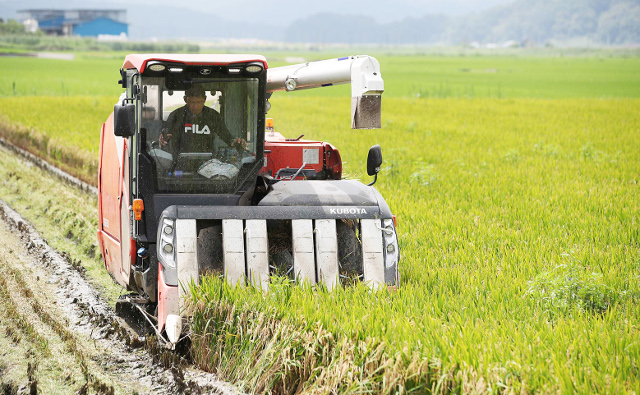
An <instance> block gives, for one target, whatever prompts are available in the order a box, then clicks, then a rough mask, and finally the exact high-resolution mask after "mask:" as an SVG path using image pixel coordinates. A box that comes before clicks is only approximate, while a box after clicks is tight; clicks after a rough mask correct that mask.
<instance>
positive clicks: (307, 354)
mask: <svg viewBox="0 0 640 395" xmlns="http://www.w3.org/2000/svg"><path fill="white" fill-rule="evenodd" d="M284 101H285V102H286V104H285V105H280V104H281V103H278V105H276V102H275V101H274V110H272V111H273V112H274V118H275V119H276V120H277V123H276V128H277V129H278V130H279V131H281V132H283V133H285V135H289V134H290V135H295V134H296V133H300V130H299V129H297V128H295V127H291V125H300V123H301V122H302V120H301V119H302V117H303V115H301V114H304V113H308V112H307V110H310V109H313V108H316V111H317V112H316V115H315V116H314V118H313V119H315V120H317V121H315V122H313V121H310V120H309V119H307V121H306V122H307V125H308V126H307V128H306V129H305V132H306V133H307V136H308V137H310V138H318V139H324V140H327V141H330V142H337V141H340V145H339V146H340V147H341V153H342V155H343V159H344V160H345V161H346V162H347V168H348V169H349V170H348V171H349V172H350V173H351V174H352V175H353V176H354V177H357V178H361V179H363V180H368V178H367V177H366V176H365V175H364V174H366V173H365V171H364V168H365V161H366V153H367V149H368V147H369V146H370V145H372V144H376V143H379V144H380V145H381V146H382V147H383V156H384V164H383V167H384V169H383V171H382V174H381V176H380V177H379V181H378V183H377V184H376V187H377V188H378V190H379V191H380V192H381V193H382V195H383V196H385V198H386V200H387V202H388V203H389V205H390V207H391V209H392V210H393V211H394V213H395V214H396V215H397V216H398V223H399V236H400V245H401V254H402V261H401V263H402V264H401V270H400V278H401V286H400V288H399V289H398V290H397V291H394V292H380V293H377V294H372V293H370V292H369V291H368V290H367V289H366V288H360V287H356V288H352V289H345V290H342V291H340V292H334V293H331V294H327V293H325V292H324V291H322V290H311V289H302V288H300V287H285V286H282V287H281V288H280V287H279V286H278V287H274V288H275V290H274V291H272V292H270V293H269V294H268V295H264V296H263V295H261V294H260V293H259V292H257V291H256V290H253V289H235V290H232V289H228V288H227V287H226V286H225V285H224V284H222V283H221V281H220V280H218V279H213V278H211V279H208V280H207V281H206V282H205V284H204V286H203V287H202V288H201V289H200V290H194V291H193V294H194V311H195V312H196V323H197V324H196V325H195V328H196V329H195V332H196V334H197V335H196V338H197V336H202V344H201V343H198V344H199V345H200V346H199V349H203V347H205V346H208V347H210V349H211V350H214V351H215V356H213V355H211V354H208V353H206V352H205V353H204V355H202V359H201V360H200V362H201V364H202V365H203V366H208V367H209V368H210V369H211V370H214V371H216V372H218V373H219V374H222V375H223V377H224V376H227V377H229V378H230V379H232V380H240V381H243V380H244V381H245V383H246V388H247V389H248V390H249V391H258V392H261V391H262V390H263V389H265V388H270V389H274V390H275V392H281V391H284V392H294V391H295V390H297V389H304V390H305V391H315V390H318V391H320V392H325V391H331V390H333V389H337V390H338V391H339V392H356V393H358V392H362V391H371V392H374V393H378V392H396V391H400V392H403V391H405V390H407V391H408V390H410V389H415V390H418V391H419V392H430V391H433V392H445V393H446V392H458V393H460V392H461V393H467V392H474V391H475V390H478V391H480V392H558V391H560V392H579V393H594V392H595V393H625V392H629V393H633V392H638V391H639V390H640V380H639V379H638V365H637V361H638V360H640V359H639V358H640V346H639V345H638V342H637V337H638V333H637V328H636V323H637V322H638V319H639V318H640V307H639V306H638V302H639V301H640V299H639V298H640V287H639V281H638V280H639V276H638V269H639V268H640V244H639V237H638V236H639V231H638V220H639V218H640V206H639V205H638V199H637V196H638V181H639V179H640V173H639V170H638V169H639V167H638V164H639V163H640V154H639V150H638V149H637V147H638V144H640V133H639V132H640V101H639V100H637V99H609V100H602V99H552V100H539V99H429V100H424V99H390V100H386V101H385V104H384V109H385V110H384V114H383V123H384V126H383V129H382V131H381V132H372V131H350V132H348V133H345V132H344V131H342V132H337V130H340V127H341V125H342V124H343V123H344V122H346V121H348V113H347V111H345V114H344V118H342V117H336V116H335V115H331V114H332V113H333V112H334V110H336V109H337V107H341V105H340V104H337V105H336V107H333V106H332V107H330V108H327V106H324V105H319V102H318V101H317V100H316V99H312V98H305V99H303V100H295V101H294V100H293V99H290V98H286V99H284ZM342 104H344V106H347V105H348V103H347V102H346V101H345V103H342ZM347 108H348V107H347ZM340 111H341V110H340ZM340 111H338V112H340ZM280 125H281V126H280ZM285 125H289V126H285ZM342 127H344V126H342ZM336 144H337V143H336ZM230 317H233V319H232V318H230ZM283 327H286V328H287V329H286V330H285V329H282V328H283ZM319 328H322V330H323V331H326V333H327V335H326V336H330V337H331V342H330V343H331V347H330V350H328V351H327V350H325V348H326V346H320V345H318V343H317V342H319V341H320V340H319V339H318V338H317V337H316V336H315V335H316V334H318V333H320V332H318V330H319ZM281 331H284V333H282V332H281ZM256 333H267V334H268V336H266V338H264V339H257V340H256V339H254V337H255V336H256ZM290 333H296V336H293V337H291V338H287V337H286V336H285V335H286V334H290ZM224 334H227V335H226V337H224V336H222V335H224ZM229 336H232V339H230V338H229ZM261 342H263V343H264V344H263V343H261ZM278 347H280V348H281V352H279V353H277V354H278V356H281V355H282V353H284V354H285V355H286V356H284V357H279V358H275V356H274V355H272V354H273V353H274V351H273V350H274V349H278ZM285 351H287V352H288V354H287V352H285ZM325 353H333V354H332V355H331V356H325V355H324V354H325ZM372 353H373V354H375V355H376V357H375V358H374V359H375V360H373V361H369V364H370V366H369V368H367V366H363V362H362V361H364V360H366V359H367V358H368V357H371V354H372ZM256 355H257V356H259V357H256ZM269 355H271V357H269ZM320 355H321V356H322V357H323V358H320ZM225 358H228V359H230V360H232V361H235V362H234V363H229V362H228V361H225ZM345 358H346V359H345ZM240 361H243V362H242V363H241V362H240ZM249 361H252V362H253V363H251V362H249ZM312 361H313V362H312ZM358 361H360V362H358ZM261 364H266V365H265V366H263V365H261ZM274 365H275V366H274ZM272 369H273V371H276V372H279V373H280V374H281V375H280V376H274V375H272V374H267V372H272ZM292 371H293V372H295V373H291V372H292ZM287 374H288V375H287ZM276 377H277V378H276ZM265 380H267V382H265ZM269 380H270V381H269Z"/></svg>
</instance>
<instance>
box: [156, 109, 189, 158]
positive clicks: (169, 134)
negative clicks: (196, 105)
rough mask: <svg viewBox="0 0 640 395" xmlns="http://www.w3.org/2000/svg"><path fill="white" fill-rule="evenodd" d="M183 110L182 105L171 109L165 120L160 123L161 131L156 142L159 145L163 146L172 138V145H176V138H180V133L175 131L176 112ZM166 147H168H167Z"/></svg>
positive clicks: (174, 146)
mask: <svg viewBox="0 0 640 395" xmlns="http://www.w3.org/2000/svg"><path fill="white" fill-rule="evenodd" d="M181 111H182V112H184V107H181V108H178V109H176V110H173V111H171V114H169V116H168V117H167V121H166V122H165V123H164V124H163V125H162V133H160V137H159V139H158V142H159V144H160V147H165V146H166V145H167V144H169V142H170V141H171V140H173V144H172V147H173V148H174V149H175V148H176V147H177V143H178V140H179V139H180V133H177V132H178V130H177V123H178V114H180V113H181ZM167 148H168V147H167Z"/></svg>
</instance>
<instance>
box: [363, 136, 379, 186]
mask: <svg viewBox="0 0 640 395" xmlns="http://www.w3.org/2000/svg"><path fill="white" fill-rule="evenodd" d="M380 166H382V148H380V146H379V145H377V144H376V145H374V146H373V147H371V148H369V155H367V174H369V175H370V176H376V178H374V180H373V182H372V183H371V184H369V185H373V184H375V183H376V181H378V172H379V171H380Z"/></svg>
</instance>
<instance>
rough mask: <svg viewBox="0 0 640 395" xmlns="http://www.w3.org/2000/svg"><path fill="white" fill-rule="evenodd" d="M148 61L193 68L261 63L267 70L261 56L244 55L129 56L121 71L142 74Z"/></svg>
mask: <svg viewBox="0 0 640 395" xmlns="http://www.w3.org/2000/svg"><path fill="white" fill-rule="evenodd" d="M150 61H164V62H177V63H183V64H186V65H194V66H227V65H231V64H235V63H250V62H261V63H262V64H263V65H264V68H265V69H266V68H267V59H266V58H265V57H264V56H262V55H244V54H131V55H127V57H126V58H125V59H124V64H123V65H122V68H123V69H137V70H138V71H139V72H141V73H142V72H144V68H145V67H146V66H147V63H148V62H150Z"/></svg>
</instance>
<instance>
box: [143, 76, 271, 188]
mask: <svg viewBox="0 0 640 395" xmlns="http://www.w3.org/2000/svg"><path fill="white" fill-rule="evenodd" d="M142 82H143V83H142V95H141V100H142V106H141V113H140V114H139V116H140V120H141V122H140V129H141V134H142V135H143V136H144V138H143V139H142V141H143V144H144V147H141V150H144V151H145V152H146V154H147V155H148V158H150V159H151V161H152V163H153V165H152V167H153V174H152V175H145V176H151V177H153V178H154V181H155V182H154V185H155V188H156V190H157V191H158V192H166V193H233V192H235V191H236V190H237V187H238V186H239V183H241V182H242V181H243V180H244V178H246V176H247V175H248V174H249V173H250V172H251V170H252V169H253V168H254V167H255V165H256V148H257V147H256V140H257V136H256V132H257V129H258V127H257V126H258V125H257V124H258V85H259V83H258V79H257V78H227V79H224V80H222V79H216V80H192V81H189V84H188V85H185V86H184V87H181V90H179V89H171V90H170V89H167V88H166V87H165V85H164V79H163V78H146V79H143V81H142Z"/></svg>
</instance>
